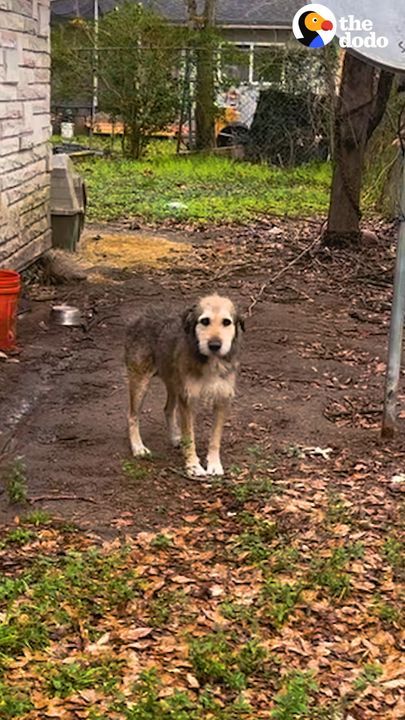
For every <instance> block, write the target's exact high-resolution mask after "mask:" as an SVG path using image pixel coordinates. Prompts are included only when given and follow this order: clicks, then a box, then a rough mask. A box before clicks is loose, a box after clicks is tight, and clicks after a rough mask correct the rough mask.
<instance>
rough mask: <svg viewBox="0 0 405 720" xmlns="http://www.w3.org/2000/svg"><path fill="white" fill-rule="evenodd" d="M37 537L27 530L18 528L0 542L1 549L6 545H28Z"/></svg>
mask: <svg viewBox="0 0 405 720" xmlns="http://www.w3.org/2000/svg"><path fill="white" fill-rule="evenodd" d="M34 537H35V533H34V532H33V531H32V530H28V529H27V528H22V527H18V528H15V530H10V531H9V532H8V533H7V535H6V537H5V538H4V539H3V540H2V541H1V542H0V548H2V547H6V545H26V544H27V543H29V542H30V541H31V540H32V539H33V538H34Z"/></svg>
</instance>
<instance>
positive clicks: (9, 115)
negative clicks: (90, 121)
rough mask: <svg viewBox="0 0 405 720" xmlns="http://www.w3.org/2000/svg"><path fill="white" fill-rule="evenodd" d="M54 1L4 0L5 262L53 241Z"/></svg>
mask: <svg viewBox="0 0 405 720" xmlns="http://www.w3.org/2000/svg"><path fill="white" fill-rule="evenodd" d="M49 5H50V2H49V0H0V267H9V268H15V269H20V268H22V267H24V266H25V265H27V264H29V263H30V262H31V261H32V260H34V259H35V258H36V257H38V255H40V254H41V253H42V252H43V251H44V250H45V249H47V248H48V247H49V246H50V244H51V232H50V220H49V169H50V151H49V137H50V115H49V105H50V97H49V95H50V83H49V72H50V70H49V68H50V56H49Z"/></svg>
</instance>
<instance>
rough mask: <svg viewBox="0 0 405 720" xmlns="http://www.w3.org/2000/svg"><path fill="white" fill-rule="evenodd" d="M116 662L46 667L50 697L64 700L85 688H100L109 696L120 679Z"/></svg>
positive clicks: (118, 665)
mask: <svg viewBox="0 0 405 720" xmlns="http://www.w3.org/2000/svg"><path fill="white" fill-rule="evenodd" d="M120 668H121V664H120V663H119V662H118V661H116V660H115V661H112V660H111V661H105V662H103V663H96V662H95V663H92V664H86V663H83V662H71V663H66V664H62V665H59V666H57V667H49V666H48V667H47V668H46V669H45V670H44V675H45V677H46V679H47V684H48V689H49V692H50V694H51V695H58V696H59V697H62V698H66V697H68V696H69V695H72V694H73V693H76V692H78V691H80V690H85V689H86V688H100V689H102V690H103V691H104V692H105V693H106V694H107V695H109V694H110V693H111V692H112V691H113V690H114V688H115V687H116V685H117V683H118V681H119V678H120Z"/></svg>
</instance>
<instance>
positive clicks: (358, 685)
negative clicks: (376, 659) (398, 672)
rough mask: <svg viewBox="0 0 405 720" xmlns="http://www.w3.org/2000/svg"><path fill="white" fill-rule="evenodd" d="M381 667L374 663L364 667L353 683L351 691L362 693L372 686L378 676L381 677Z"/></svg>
mask: <svg viewBox="0 0 405 720" xmlns="http://www.w3.org/2000/svg"><path fill="white" fill-rule="evenodd" d="M382 672H383V670H382V667H381V666H380V665H377V664H376V663H368V664H367V665H365V666H364V668H363V670H362V671H361V673H360V675H359V677H358V678H357V679H356V680H355V681H354V683H353V689H354V690H356V691H357V692H363V690H365V689H366V688H367V687H368V686H369V685H374V683H375V682H376V681H377V680H378V678H379V677H380V675H382Z"/></svg>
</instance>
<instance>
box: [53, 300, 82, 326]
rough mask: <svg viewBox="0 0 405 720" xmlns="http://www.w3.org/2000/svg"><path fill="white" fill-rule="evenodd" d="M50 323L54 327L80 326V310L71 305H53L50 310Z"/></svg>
mask: <svg viewBox="0 0 405 720" xmlns="http://www.w3.org/2000/svg"><path fill="white" fill-rule="evenodd" d="M51 322H52V323H53V324H54V325H68V326H70V327H77V326H79V325H81V324H82V322H83V320H82V315H81V312H80V310H79V309H78V308H77V307H74V306H73V305H54V306H53V307H52V308H51Z"/></svg>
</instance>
